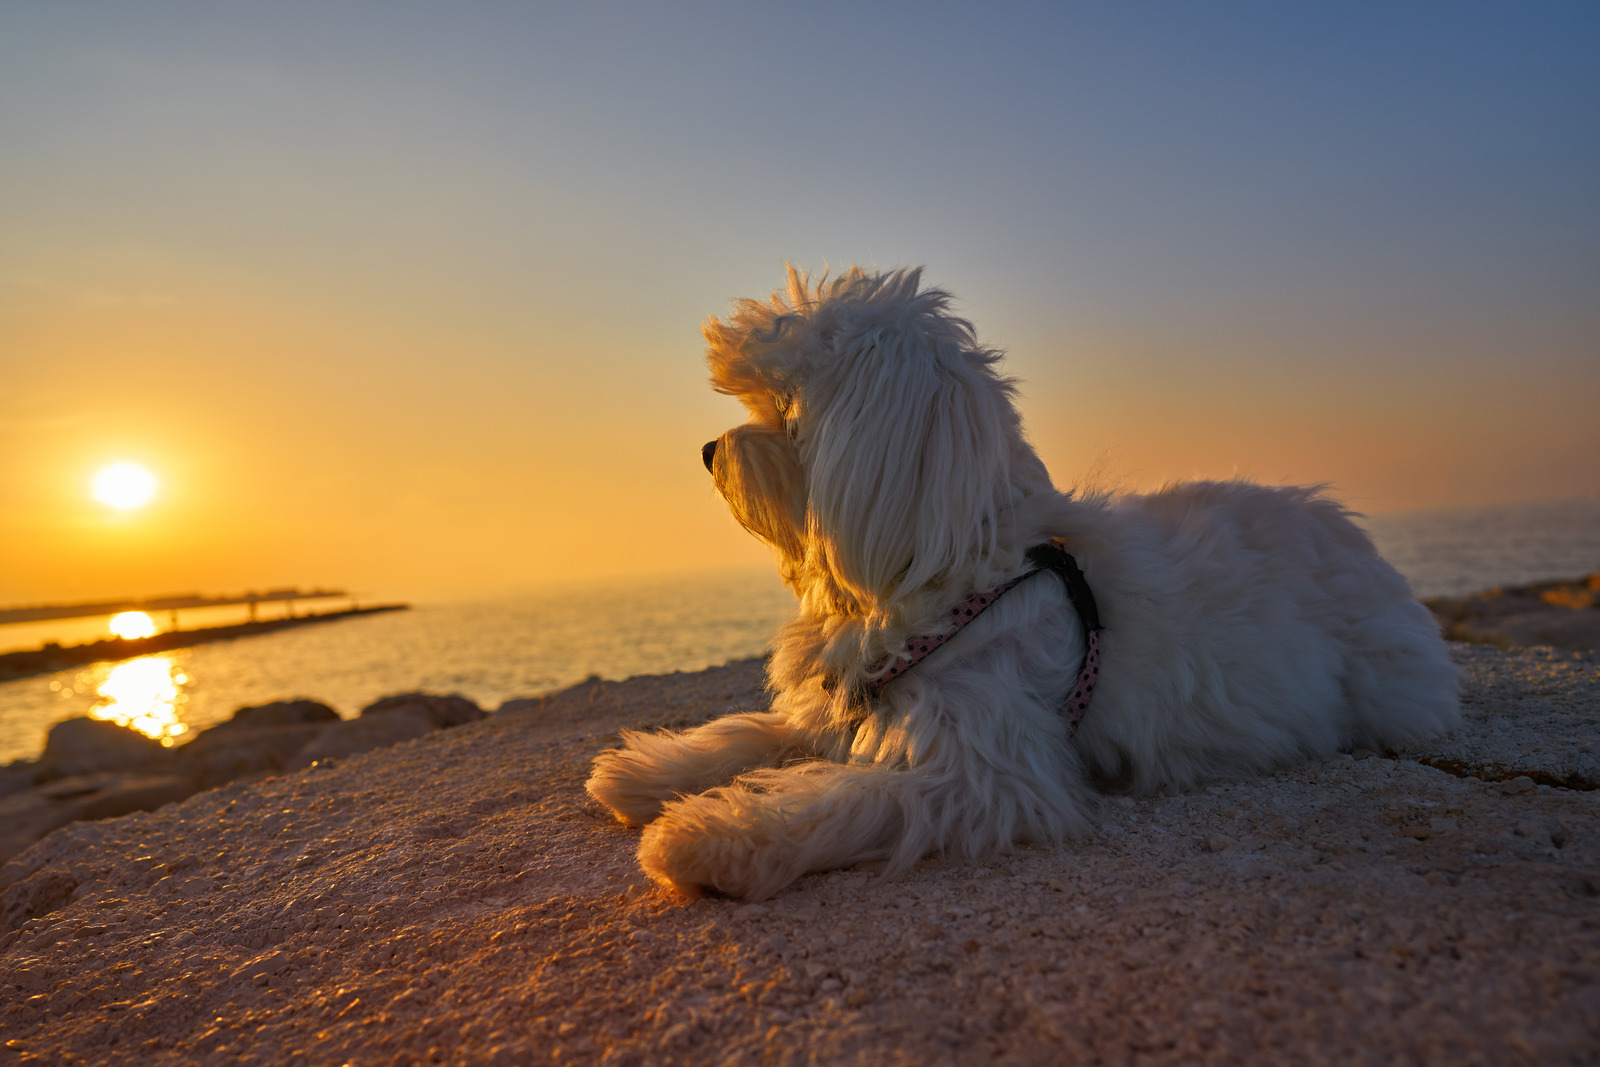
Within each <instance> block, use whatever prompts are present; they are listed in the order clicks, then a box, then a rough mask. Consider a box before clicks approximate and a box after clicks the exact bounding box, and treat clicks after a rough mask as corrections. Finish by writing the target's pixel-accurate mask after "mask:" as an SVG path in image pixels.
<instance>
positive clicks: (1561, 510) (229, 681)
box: [0, 498, 1600, 764]
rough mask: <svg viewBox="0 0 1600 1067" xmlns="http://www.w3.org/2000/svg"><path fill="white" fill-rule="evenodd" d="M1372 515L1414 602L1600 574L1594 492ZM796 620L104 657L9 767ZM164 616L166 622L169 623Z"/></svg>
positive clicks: (567, 597) (641, 595) (87, 630)
mask: <svg viewBox="0 0 1600 1067" xmlns="http://www.w3.org/2000/svg"><path fill="white" fill-rule="evenodd" d="M1363 522H1364V524H1365V525H1366V527H1367V529H1368V531H1369V532H1370V533H1371V534H1372V537H1373V540H1374V541H1375V542H1376V543H1377V545H1378V547H1379V549H1380V551H1382V552H1383V554H1384V555H1385V556H1386V557H1387V558H1388V559H1389V560H1390V561H1391V562H1392V563H1393V564H1394V565H1395V566H1396V567H1397V568H1398V569H1399V570H1400V572H1401V573H1402V574H1404V575H1405V576H1406V577H1407V578H1408V579H1409V580H1410V582H1411V585H1412V589H1413V591H1414V592H1415V593H1416V595H1417V596H1418V597H1422V598H1428V597H1439V596H1455V595H1461V594H1466V593H1471V592H1476V591H1479V590H1482V589H1488V588H1492V587H1494V586H1501V585H1516V584H1521V583H1526V582H1533V581H1540V580H1545V579H1556V578H1573V577H1578V576H1580V575H1586V574H1592V573H1595V572H1597V571H1600V499H1597V498H1581V499H1576V500H1565V501H1556V502H1551V503H1542V504H1524V505H1517V506H1509V507H1508V506H1501V507H1489V508H1474V509H1466V510H1463V509H1455V510H1448V511H1418V512H1406V513H1390V514H1385V515H1379V516H1374V517H1372V518H1370V519H1365V520H1363ZM307 607H308V605H304V604H302V605H301V606H300V609H299V610H301V611H305V610H307ZM230 610H231V611H232V612H233V614H229V612H230ZM245 610H246V609H243V608H237V609H226V608H207V609H203V610H197V611H193V612H190V611H185V612H183V613H181V618H180V619H178V620H176V621H177V622H178V623H179V624H180V625H181V626H182V627H183V628H186V629H192V628H198V627H200V626H212V625H225V624H228V623H232V622H241V621H244V619H243V612H244V611H245ZM279 610H287V608H280V609H279ZM312 610H317V609H315V608H313V609H312ZM793 611H794V600H793V597H792V596H791V595H790V593H789V592H788V591H787V590H786V589H785V588H784V587H783V585H782V584H781V583H780V582H779V581H778V579H777V577H776V575H775V574H773V573H772V572H771V571H767V570H759V571H758V570H750V571H718V572H708V573H696V574H682V575H674V576H670V577H660V578H648V579H639V578H630V579H616V578H613V579H609V580H604V581H592V582H569V583H563V584H560V585H552V586H550V587H548V588H545V589H542V590H539V591H538V592H535V593H525V594H520V595H517V596H508V597H504V598H501V599H490V600H479V601H474V602H470V603H421V604H417V605H415V606H414V607H413V608H411V610H409V611H396V612H389V613H385V614H377V615H368V616H358V617H354V618H349V619H345V620H341V621H337V622H327V623H315V624H311V625H306V626H299V627H294V628H290V629H285V630H279V631H276V632H272V633H267V634H262V635H258V636H255V637H247V638H237V639H233V640H228V641H217V642H213V643H210V644H204V645H196V646H194V647H192V648H184V649H176V650H173V651H170V652H162V653H157V654H153V655H146V656H140V657H138V658H135V659H129V660H122V661H118V662H109V661H108V662H101V663H94V664H91V665H88V666H85V667H80V668H77V669H74V670H67V671H61V672H58V673H55V674H48V675H36V676H33V677H29V678H20V679H16V680H14V681H9V682H4V683H0V764H3V763H7V762H9V761H11V760H17V759H31V758H34V757H36V756H37V755H38V754H39V752H40V751H41V749H42V748H43V745H44V739H45V734H46V733H47V732H48V730H49V728H50V726H51V725H53V724H54V723H56V722H59V721H61V720H62V719H67V718H71V717H74V716H79V715H92V716H95V717H97V718H105V719H111V720H114V721H117V722H121V723H123V724H125V725H131V726H134V727H135V728H137V729H140V730H142V731H144V732H145V733H147V734H148V735H150V736H152V737H156V738H159V739H160V740H161V741H162V743H163V744H167V745H177V744H182V743H183V742H184V741H186V740H187V739H188V738H189V737H191V736H193V735H194V733H196V732H197V731H199V730H202V729H204V728H205V727H207V726H210V725H212V724H214V723H217V722H221V721H223V720H225V719H227V718H228V717H229V716H231V715H232V714H233V712H234V711H235V710H236V709H238V708H240V707H247V706H250V705H253V704H264V703H268V702H270V701H274V700H286V699H293V698H299V697H307V698H310V699H314V700H320V701H322V702H324V703H326V704H328V705H330V706H331V707H332V708H333V709H334V710H335V711H337V712H338V713H339V714H341V715H344V716H346V717H349V716H354V715H356V714H358V713H359V712H360V710H361V709H362V708H363V707H365V706H366V705H368V704H370V703H372V702H373V701H374V700H377V699H378V698H379V697H383V696H387V695H390V694H393V693H402V692H411V691H417V690H421V691H425V692H432V693H459V694H461V695H463V696H466V697H469V698H470V699H472V700H474V701H476V702H477V703H478V704H479V705H480V706H481V707H483V708H484V709H485V710H490V711H492V710H493V709H495V708H496V707H498V706H499V705H500V704H501V703H502V702H503V701H506V700H510V699H515V698H518V697H527V696H533V695H537V694H539V693H545V692H550V691H553V690H556V689H561V688H564V687H566V686H568V685H572V684H574V683H576V682H580V681H582V680H584V679H586V678H589V677H591V676H596V675H597V676H599V677H602V678H608V679H624V678H629V677H633V676H635V675H643V674H666V673H671V672H673V671H695V670H700V669H703V668H705V667H709V666H714V665H717V664H721V663H726V662H729V661H730V660H735V659H742V658H745V657H749V656H758V655H761V654H762V653H763V652H765V651H766V649H767V646H768V642H769V641H770V640H771V638H772V635H773V634H774V632H775V631H776V630H777V627H778V625H779V624H780V623H781V622H782V621H783V620H784V619H786V618H788V617H789V616H790V615H791V614H792V613H793ZM235 615H236V616H237V617H235ZM262 617H269V616H268V613H267V612H266V611H265V610H262ZM156 619H157V621H158V623H162V624H164V625H163V626H162V628H165V624H170V622H171V621H173V620H169V619H166V618H164V617H163V616H161V615H158V616H157V617H156ZM107 621H108V620H107V619H105V618H99V619H87V620H60V621H57V622H51V623H39V622H34V623H16V624H9V625H4V626H0V652H5V651H12V650H15V649H19V648H37V647H39V646H40V645H41V644H42V643H43V642H44V641H52V640H54V641H58V642H60V643H62V644H76V643H79V642H82V641H92V640H95V639H97V638H99V637H104V636H106V635H107V630H106V626H107Z"/></svg>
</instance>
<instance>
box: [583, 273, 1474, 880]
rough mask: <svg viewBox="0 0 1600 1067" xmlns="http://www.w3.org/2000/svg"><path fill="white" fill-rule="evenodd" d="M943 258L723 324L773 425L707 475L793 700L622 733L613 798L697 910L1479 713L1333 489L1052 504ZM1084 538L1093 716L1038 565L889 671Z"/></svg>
mask: <svg viewBox="0 0 1600 1067" xmlns="http://www.w3.org/2000/svg"><path fill="white" fill-rule="evenodd" d="M950 305H951V297H950V295H949V294H948V293H946V292H944V291H943V290H940V289H924V288H922V287H921V271H920V270H900V271H891V272H888V273H882V274H874V273H869V272H866V271H863V270H862V269H860V268H859V267H852V268H850V269H849V270H847V271H846V272H845V273H843V274H842V275H840V276H839V277H837V278H835V279H833V280H831V281H829V280H828V279H827V278H826V276H824V277H823V278H821V279H819V280H817V281H816V282H812V280H811V279H810V278H809V277H808V276H807V275H804V274H802V273H800V272H799V271H796V270H795V269H793V268H792V267H791V268H790V269H789V272H788V279H787V284H786V285H785V287H784V288H783V289H781V290H779V291H777V292H775V293H774V294H773V295H772V297H771V298H770V299H769V300H767V301H765V302H761V301H755V300H742V301H739V302H738V303H737V304H736V305H735V307H734V310H733V312H732V313H731V314H730V315H729V316H728V317H727V319H725V320H719V319H715V318H713V319H710V320H708V321H707V322H706V324H705V327H704V333H705V337H706V342H707V345H708V356H707V358H708V362H709V364H710V367H711V381H712V384H713V386H714V387H715V388H716V389H717V390H718V391H720V392H724V393H728V394H729V395H732V396H735V397H737V398H738V399H739V400H740V401H741V402H742V403H743V404H744V406H745V408H746V409H747V410H748V411H749V413H750V419H749V421H748V422H746V423H745V424H744V425H742V426H738V427H735V428H734V429H732V430H729V431H727V432H726V433H724V434H723V435H722V436H721V437H720V438H719V439H718V440H717V442H716V449H715V453H714V460H713V462H712V475H713V478H714V480H715V483H716V485H717V488H718V490H719V491H720V492H721V493H722V495H723V497H724V498H725V499H726V500H727V503H728V506H729V508H730V510H731V511H732V512H733V515H734V517H735V518H736V519H737V520H738V521H739V522H740V523H741V524H743V525H744V526H745V527H746V529H748V530H749V531H750V532H751V533H753V534H755V535H756V536H757V537H759V538H761V539H762V540H763V541H765V542H766V543H767V544H769V545H770V546H771V547H772V548H773V550H774V552H775V554H776V556H777V561H778V566H779V570H780V572H781V573H782V575H783V577H784V579H785V580H786V581H787V582H788V583H789V585H790V586H791V588H793V589H794V591H795V593H796V595H797V596H798V597H799V611H798V614H797V615H796V617H795V619H794V620H793V621H791V622H789V623H788V624H786V625H785V626H784V627H783V629H782V631H781V632H780V634H779V637H778V640H777V642H776V645H775V648H774V652H773V658H772V663H771V667H770V670H769V675H770V686H771V689H772V691H773V703H772V710H771V711H768V712H761V713H749V714H737V715H730V716H726V717H724V718H722V719H719V720H716V721H714V722H711V723H708V724H706V725H705V726H701V727H697V728H695V729H692V730H687V731H683V732H678V733H672V732H667V733H659V734H629V735H625V736H624V743H623V746H622V747H621V748H618V749H614V750H612V751H610V752H606V753H603V754H602V755H601V756H600V757H599V758H598V759H597V760H596V761H595V770H594V774H593V776H592V777H591V778H590V781H589V791H590V793H591V794H593V795H594V796H595V797H596V798H598V799H599V800H601V801H602V802H603V803H605V804H606V805H607V806H608V807H610V808H611V809H612V810H613V811H614V812H615V813H616V814H617V816H618V818H619V819H621V820H622V821H623V822H624V823H626V824H628V825H632V826H643V827H644V833H643V837H642V838H641V841H640V846H639V859H640V863H641V864H642V865H643V867H644V868H645V870H646V872H648V873H649V874H650V876H651V877H652V878H655V879H656V880H657V881H659V882H662V883H663V884H666V885H670V886H673V887H675V888H677V889H678V890H680V891H682V892H684V893H686V894H689V895H696V894H698V893H699V892H700V891H701V890H702V889H703V888H707V887H709V888H713V889H715V890H717V891H719V892H722V893H727V894H731V895H738V896H745V897H750V898H761V897H765V896H768V895H770V894H772V893H775V892H777V891H779V890H780V889H782V888H783V887H784V886H785V885H787V884H789V883H790V882H791V881H793V880H794V879H795V878H798V877H800V876H801V875H803V874H805V873H807V872H809V871H816V870H825V869H829V868H834V867H842V866H848V865H851V864H854V863H857V862H860V861H863V860H882V861H884V870H885V874H886V875H892V874H893V873H895V872H897V871H900V870H903V869H905V868H906V867H907V866H909V865H910V864H912V863H914V862H915V861H916V860H917V859H918V858H920V857H921V856H923V855H926V854H927V853H929V852H932V851H943V852H946V853H949V854H953V855H956V856H960V857H976V856H979V855H982V854H984V853H986V852H990V851H993V850H997V849H1006V848H1009V847H1011V846H1012V845H1014V844H1015V843H1017V842H1021V841H1036V842H1061V841H1064V840H1067V839H1070V838H1073V837H1076V836H1079V835H1081V834H1082V833H1084V832H1085V830H1086V829H1087V827H1088V825H1089V822H1088V820H1089V817H1090V815H1091V814H1092V811H1093V807H1094V796H1095V786H1098V787H1099V788H1101V789H1122V790H1128V791H1132V792H1139V793H1145V792H1150V791H1153V790H1158V789H1161V788H1166V787H1174V786H1175V787H1178V788H1189V787H1191V786H1193V785H1195V784H1196V783H1198V782H1201V781H1203V780H1204V779H1206V778H1207V777H1213V776H1217V775H1232V774H1245V773H1253V772H1259V771H1263V770H1267V769H1269V768H1272V767H1275V766H1280V765H1282V764H1284V763H1287V762H1291V761H1294V760H1301V759H1306V758H1317V757H1324V756H1327V755H1330V754H1332V753H1334V752H1336V751H1338V750H1340V749H1341V748H1348V747H1350V746H1352V745H1354V744H1358V743H1361V744H1367V745H1373V746H1379V745H1393V744H1400V743H1403V742H1406V741H1410V740H1414V739H1417V738H1420V737H1425V736H1428V735H1430V734H1434V733H1438V732H1440V731H1443V730H1446V729H1449V728H1450V727H1451V726H1452V725H1454V723H1455V722H1456V720H1457V717H1458V714H1459V712H1458V708H1457V679H1456V674H1455V670H1454V668H1453V667H1452V666H1451V665H1450V663H1449V661H1448V659H1447V658H1446V656H1445V653H1444V646H1443V642H1442V640H1441V639H1440V636H1439V633H1438V630H1437V628H1436V626H1435V625H1434V623H1433V620H1432V617H1431V616H1430V615H1429V614H1428V612H1427V611H1426V610H1425V609H1423V608H1422V607H1421V606H1420V605H1418V604H1417V603H1416V602H1415V601H1414V600H1413V599H1412V598H1411V595H1410V591H1409V589H1408V588H1407V586H1406V583H1405V580H1404V579H1403V578H1401V577H1400V576H1399V574H1397V573H1396V572H1395V571H1394V569H1393V568H1391V567H1390V566H1389V565H1388V564H1387V563H1385V562H1384V561H1383V560H1382V559H1380V558H1379V556H1378V555H1377V552H1376V551H1375V550H1374V548H1373V546H1372V544H1371V542H1370V540H1369V539H1368V538H1367V536H1366V535H1365V534H1364V533H1363V532H1362V531H1361V530H1360V528H1359V527H1357V526H1356V525H1355V524H1354V523H1353V522H1352V521H1351V516H1350V515H1349V513H1348V512H1346V511H1345V510H1344V509H1343V508H1342V507H1340V506H1339V505H1338V504H1336V503H1334V502H1333V501H1331V500H1329V499H1328V498H1327V497H1325V496H1323V495H1322V494H1321V493H1320V491H1319V490H1316V489H1296V488H1267V487H1263V486H1258V485H1253V484H1250V483H1247V482H1197V483H1191V484H1180V485H1172V486H1168V487H1167V488H1165V489H1163V490H1161V491H1160V492H1158V493H1153V494H1149V495H1146V496H1136V495H1130V496H1123V497H1111V496H1108V495H1092V496H1091V495H1081V496H1077V497H1074V496H1072V495H1070V494H1064V493H1060V492H1058V491H1056V490H1055V489H1054V488H1053V486H1052V485H1051V482H1050V479H1049V476H1048V474H1047V473H1046V472H1045V469H1044V466H1043V465H1042V464H1041V463H1040V462H1039V459H1038V457H1037V456H1036V455H1035V454H1034V452H1033V449H1032V448H1031V446H1030V445H1029V444H1028V442H1027V439H1026V437H1025V436H1024V434H1023V431H1022V425H1021V420H1020V419H1019V417H1018V415H1017V412H1016V408H1015V406H1014V403H1013V401H1014V398H1015V392H1016V390H1015V385H1014V383H1013V382H1012V381H1010V380H1009V379H1007V378H1005V377H1004V376H1002V375H1001V374H1000V372H999V369H998V364H999V360H1000V354H999V353H998V352H996V351H994V350H992V349H988V348H985V347H983V346H982V345H981V344H979V342H978V339H977V335H976V332H975V331H974V329H973V327H972V325H971V324H970V323H969V322H967V321H965V320H964V319H961V318H958V317H956V316H955V315H953V314H952V313H951V311H950ZM1052 537H1053V538H1058V539H1060V540H1061V541H1063V542H1064V543H1065V545H1066V547H1067V550H1068V551H1070V552H1071V553H1072V554H1073V555H1074V556H1075V557H1076V558H1077V560H1078V562H1079V564H1080V565H1081V566H1082V568H1083V571H1084V574H1085V575H1086V577H1087V579H1088V582H1089V585H1090V587H1091V588H1092V589H1093V591H1094V595H1095V598H1096V600H1097V602H1098V604H1099V609H1100V616H1101V619H1102V621H1103V623H1104V625H1105V629H1104V630H1103V631H1102V633H1101V641H1100V648H1101V660H1102V668H1101V674H1100V682H1099V687H1098V688H1097V689H1096V691H1095V694H1094V698H1093V702H1092V704H1091V706H1090V708H1089V711H1088V715H1087V717H1086V718H1085V719H1084V721H1083V724H1082V726H1081V728H1080V729H1079V730H1078V731H1077V732H1076V733H1075V734H1073V733H1070V732H1069V730H1068V729H1067V727H1066V725H1065V722H1064V721H1063V719H1062V717H1061V715H1060V714H1059V713H1058V708H1059V705H1060V702H1061V700H1062V698H1063V697H1064V696H1065V695H1066V693H1067V692H1068V691H1070V690H1071V688H1072V686H1073V684H1074V681H1075V679H1076V677H1077V673H1078V670H1079V668H1080V666H1081V665H1082V662H1083V656H1084V639H1085V635H1084V633H1083V631H1082V626H1081V624H1080V622H1079V620H1078V616H1077V614H1076V612H1075V611H1074V610H1073V607H1072V605H1071V603H1070V601H1069V600H1068V598H1067V597H1066V594H1065V591H1064V588H1063V586H1062V584H1061V583H1060V582H1058V581H1055V580H1054V579H1053V578H1050V577H1048V576H1040V577H1037V578H1032V579H1029V580H1028V581H1026V582H1023V583H1022V584H1020V585H1018V586H1017V587H1016V588H1015V589H1013V590H1012V591H1011V592H1010V593H1008V594H1006V596H1005V597H1003V598H1002V599H1001V600H999V601H998V602H996V604H995V605H994V606H993V607H991V608H990V609H989V610H988V611H986V612H985V613H984V614H983V615H981V616H980V617H979V618H978V619H977V620H976V621H974V622H973V623H972V624H971V625H970V626H968V627H967V628H966V629H964V630H962V631H961V632H960V633H959V634H957V635H956V636H954V637H953V638H951V640H950V641H949V642H948V643H947V644H946V645H944V647H943V648H941V649H940V650H939V651H938V652H937V653H936V654H934V655H933V656H930V657H929V658H928V659H927V660H925V661H923V662H922V663H919V664H918V665H917V666H916V667H915V668H914V669H913V670H911V671H910V672H908V673H907V674H905V675H903V676H902V677H900V678H898V679H896V680H895V681H894V682H893V683H891V684H890V685H888V686H887V687H885V689H884V691H883V693H882V695H881V696H880V698H879V699H878V701H877V703H876V704H875V705H874V706H871V707H867V706H865V705H864V704H863V703H862V701H861V699H860V698H859V697H853V696H852V693H854V692H856V691H857V686H858V684H859V683H860V682H862V681H863V680H864V679H865V678H866V677H867V674H868V671H869V669H872V665H873V664H875V663H878V662H879V661H881V660H882V659H883V658H884V657H885V656H889V655H894V654H900V653H902V652H903V651H904V648H905V644H906V641H907V640H908V638H910V637H911V636H912V635H916V634H925V633H929V632H932V631H933V630H935V629H937V628H938V627H940V626H942V625H943V623H942V622H941V619H942V617H943V614H944V612H946V611H947V610H948V609H949V607H950V606H951V605H952V604H954V603H956V602H958V601H959V600H960V599H961V598H962V597H964V596H966V595H967V594H970V593H974V592H980V591H982V590H985V589H991V588H994V587H995V586H997V585H999V584H1001V583H1002V582H1004V581H1006V580H1008V579H1009V578H1012V577H1015V576H1016V575H1017V574H1020V573H1022V572H1023V571H1025V570H1027V569H1028V565H1027V564H1026V562H1025V553H1026V551H1027V549H1028V548H1029V547H1031V546H1033V545H1035V544H1038V543H1040V542H1041V541H1044V540H1046V539H1049V538H1052Z"/></svg>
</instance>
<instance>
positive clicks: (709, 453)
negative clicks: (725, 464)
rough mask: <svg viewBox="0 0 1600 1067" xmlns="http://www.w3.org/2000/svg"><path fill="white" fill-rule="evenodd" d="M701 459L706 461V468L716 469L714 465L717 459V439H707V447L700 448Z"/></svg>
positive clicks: (709, 469)
mask: <svg viewBox="0 0 1600 1067" xmlns="http://www.w3.org/2000/svg"><path fill="white" fill-rule="evenodd" d="M700 459H701V460H702V461H704V462H705V465H706V470H708V471H715V470H716V467H714V466H713V464H714V463H715V462H716V460H717V443H716V442H715V441H707V442H706V443H705V447H703V448H701V449H700Z"/></svg>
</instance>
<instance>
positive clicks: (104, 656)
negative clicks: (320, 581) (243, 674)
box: [0, 597, 411, 682]
mask: <svg viewBox="0 0 1600 1067" xmlns="http://www.w3.org/2000/svg"><path fill="white" fill-rule="evenodd" d="M263 599H265V598H263ZM281 599H289V598H288V597H283V598H281ZM295 599H301V598H300V597H297V598H295ZM146 603H147V604H148V602H146ZM233 603H246V601H233ZM187 606H191V607H192V606H195V605H187ZM409 607H411V605H410V604H374V605H372V606H371V607H365V608H350V609H348V610H345V611H326V612H323V613H321V614H314V615H294V616H289V617H286V618H281V619H263V620H261V621H258V622H241V623H237V624H235V625H233V626H208V627H204V628H202V629H198V630H168V631H167V632H165V633H159V634H155V635H153V636H151V637H133V638H127V637H112V638H107V639H106V640H103V641H91V642H89V643H88V644H83V645H67V646H65V647H63V646H61V645H58V644H47V645H45V646H44V647H43V648H40V649H35V650H33V651H29V652H10V653H7V654H5V655H0V682H9V681H11V680H13V679H16V678H26V677H28V676H29V675H33V674H49V673H51V672H53V671H63V670H67V669H69V668H71V667H77V666H81V665H82V664H85V663H95V662H97V661H99V660H118V659H132V658H133V657H134V656H144V655H148V654H150V653H152V652H166V651H168V650H169V649H174V648H187V647H189V646H190V645H202V644H205V643H206V642H208V641H226V640H228V639H230V638H235V637H254V636H255V635H256V634H264V633H271V632H272V631H273V630H283V629H287V628H288V627H290V626H305V625H308V624H310V623H314V622H336V621H338V620H339V619H352V618H355V617H356V616H358V615H376V614H377V613H379V612H383V611H405V610H406V609H407V608H409ZM97 614H98V613H97ZM57 617H67V616H57Z"/></svg>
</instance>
